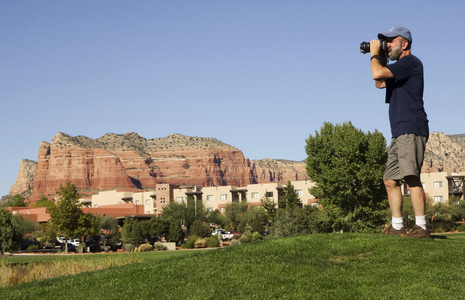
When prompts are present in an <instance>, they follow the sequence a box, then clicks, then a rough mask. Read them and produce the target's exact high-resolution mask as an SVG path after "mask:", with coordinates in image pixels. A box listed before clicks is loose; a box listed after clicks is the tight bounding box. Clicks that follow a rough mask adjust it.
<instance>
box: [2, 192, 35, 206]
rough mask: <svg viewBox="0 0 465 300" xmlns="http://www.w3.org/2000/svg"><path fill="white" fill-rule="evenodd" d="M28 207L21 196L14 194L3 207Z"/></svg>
mask: <svg viewBox="0 0 465 300" xmlns="http://www.w3.org/2000/svg"><path fill="white" fill-rule="evenodd" d="M28 205H29V203H27V202H26V201H25V199H24V197H23V196H21V195H19V194H16V195H14V196H13V197H12V198H11V200H10V201H8V202H7V203H6V204H5V207H26V206H28Z"/></svg>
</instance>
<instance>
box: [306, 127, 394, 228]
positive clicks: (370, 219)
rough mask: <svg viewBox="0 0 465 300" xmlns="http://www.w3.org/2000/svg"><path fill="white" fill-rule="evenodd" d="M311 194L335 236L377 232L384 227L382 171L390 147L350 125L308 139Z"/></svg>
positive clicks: (378, 137) (327, 129)
mask: <svg viewBox="0 0 465 300" xmlns="http://www.w3.org/2000/svg"><path fill="white" fill-rule="evenodd" d="M306 142H307V145H306V147H305V150H306V152H307V155H308V158H307V173H308V175H309V177H310V178H311V179H312V180H313V181H314V182H315V184H316V185H315V186H314V187H313V188H311V189H310V193H312V194H313V195H314V196H315V197H316V198H317V199H320V204H321V205H322V206H323V209H325V210H327V215H328V217H329V218H330V220H331V221H332V228H333V230H334V231H340V230H343V231H357V232H374V231H376V230H378V229H379V227H380V226H381V225H382V224H384V223H385V221H386V220H385V215H384V211H385V208H386V207H387V200H386V195H385V189H384V184H383V181H382V177H383V171H384V167H385V164H386V154H385V149H386V141H385V139H384V137H383V135H382V134H381V133H379V132H378V131H375V132H374V133H370V132H368V133H367V134H365V133H363V132H362V131H361V130H358V129H356V128H355V127H354V126H353V125H352V124H351V123H350V122H348V123H344V124H342V125H339V124H336V125H333V124H331V123H327V122H326V123H324V125H323V127H322V128H321V131H320V132H315V135H314V136H311V135H310V137H309V138H308V139H307V141H306Z"/></svg>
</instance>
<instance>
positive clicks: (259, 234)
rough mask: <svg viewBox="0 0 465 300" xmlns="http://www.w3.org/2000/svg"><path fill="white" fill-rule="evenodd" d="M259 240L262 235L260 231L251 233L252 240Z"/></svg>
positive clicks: (261, 238)
mask: <svg viewBox="0 0 465 300" xmlns="http://www.w3.org/2000/svg"><path fill="white" fill-rule="evenodd" d="M259 240H263V235H262V234H261V233H260V232H257V231H256V232H254V233H253V234H252V241H259Z"/></svg>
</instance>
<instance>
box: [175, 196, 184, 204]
mask: <svg viewBox="0 0 465 300" xmlns="http://www.w3.org/2000/svg"><path fill="white" fill-rule="evenodd" d="M183 200H184V198H183V197H176V202H178V203H181V202H182V201H183Z"/></svg>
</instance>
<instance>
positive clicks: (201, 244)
mask: <svg viewBox="0 0 465 300" xmlns="http://www.w3.org/2000/svg"><path fill="white" fill-rule="evenodd" d="M194 248H205V239H202V238H200V239H198V240H196V241H195V242H194Z"/></svg>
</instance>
